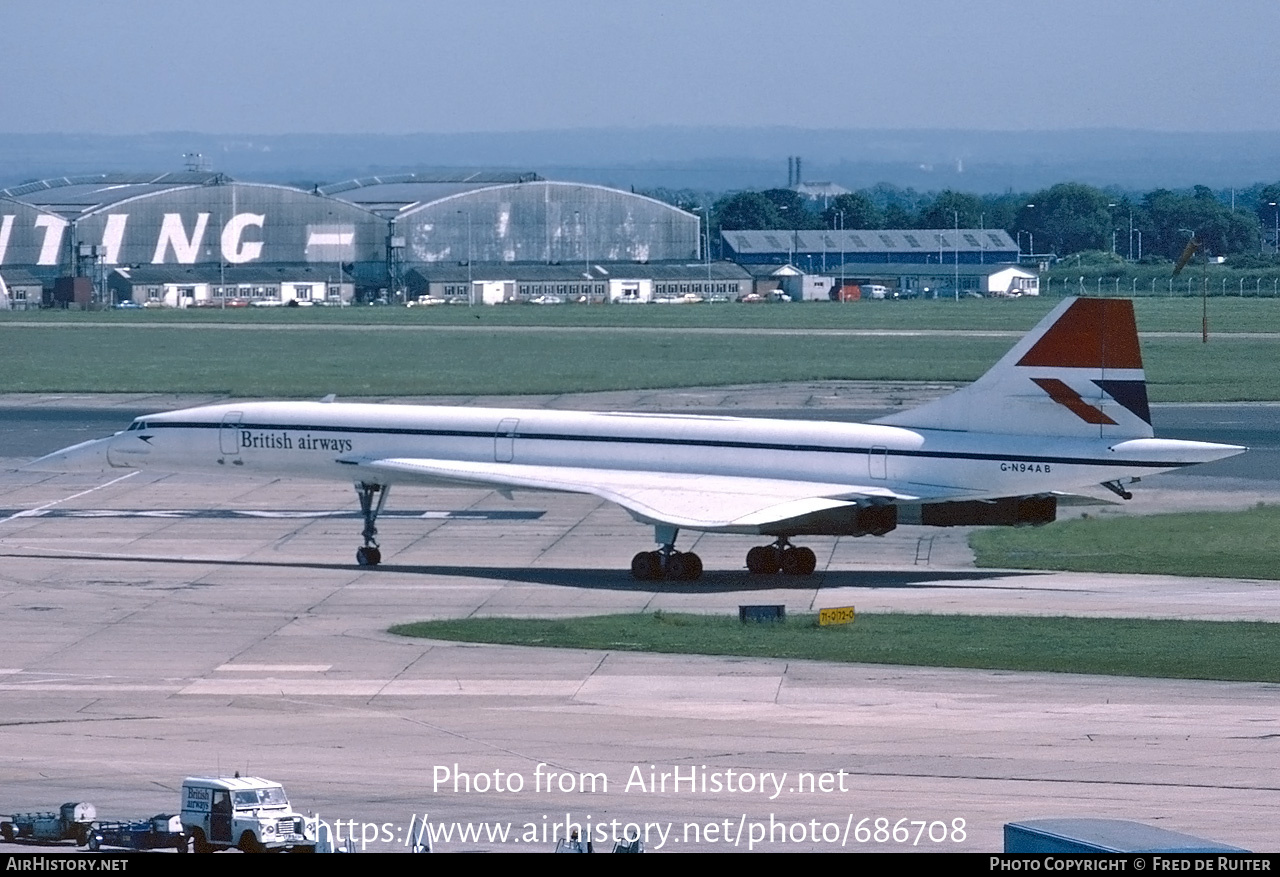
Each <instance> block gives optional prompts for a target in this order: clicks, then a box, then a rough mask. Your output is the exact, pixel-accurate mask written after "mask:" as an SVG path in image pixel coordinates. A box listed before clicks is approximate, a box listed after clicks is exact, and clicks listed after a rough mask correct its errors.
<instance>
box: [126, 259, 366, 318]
mask: <svg viewBox="0 0 1280 877" xmlns="http://www.w3.org/2000/svg"><path fill="white" fill-rule="evenodd" d="M107 287H108V290H109V294H110V298H111V303H112V304H116V305H119V304H123V303H126V302H129V303H132V304H134V305H138V306H139V307H170V308H190V307H196V308H199V307H247V306H254V307H273V306H288V305H302V306H311V305H339V306H341V305H347V304H350V303H351V301H352V299H353V298H354V297H355V291H356V286H355V280H354V278H353V277H352V276H351V275H350V274H348V273H346V272H345V271H343V270H342V269H341V268H340V267H337V266H333V265H325V266H316V265H292V266H254V267H247V266H235V267H226V266H223V267H219V266H212V267H197V268H165V267H159V268H157V267H150V266H147V267H140V268H117V269H115V270H113V271H112V272H111V273H110V274H109V275H108V277H107Z"/></svg>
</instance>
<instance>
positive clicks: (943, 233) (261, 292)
mask: <svg viewBox="0 0 1280 877" xmlns="http://www.w3.org/2000/svg"><path fill="white" fill-rule="evenodd" d="M719 243H720V245H721V246H720V249H721V252H722V253H723V255H724V256H725V260H724V261H716V262H712V261H711V260H710V259H708V258H707V249H708V247H707V246H706V244H707V238H706V237H705V230H704V229H703V227H702V225H701V223H700V217H699V216H697V215H696V214H692V213H688V212H686V211H683V210H681V209H679V208H676V207H673V206H671V205H669V204H665V203H663V202H660V201H657V200H655V199H652V198H649V197H646V196H643V195H637V194H635V193H632V192H627V191H623V190H618V189H611V188H607V187H604V186H597V185H589V184H583V183H572V182H555V181H550V180H545V179H543V178H541V177H539V176H538V175H537V174H534V173H511V172H488V173H481V172H477V173H465V174H456V173H455V174H448V173H446V174H437V175H428V174H411V173H410V174H398V175H388V176H379V177H370V178H365V179H357V180H351V181H348V182H344V183H337V184H333V185H329V186H322V187H316V188H314V189H311V190H304V189H299V188H296V187H291V186H280V185H270V184H263V183H252V182H240V181H236V180H232V179H230V178H229V177H227V176H225V175H223V174H218V173H210V172H205V171H187V172H181V173H167V174H160V175H156V176H148V175H133V174H97V175H91V176H83V177H63V178H57V179H49V180H42V181H38V182H33V183H27V184H24V185H21V186H16V187H12V188H9V189H5V190H0V274H2V275H3V276H4V278H5V280H6V281H7V282H8V283H9V285H10V286H13V285H14V281H15V280H17V281H19V288H18V289H17V290H16V291H15V292H14V293H13V294H11V295H10V296H9V298H10V299H11V302H10V304H11V306H13V307H16V308H27V307H39V306H41V305H53V304H71V303H75V304H77V305H78V306H85V305H88V304H90V303H93V302H110V301H116V302H118V301H122V300H131V301H133V302H134V303H136V304H139V305H143V304H148V303H152V304H157V305H159V304H165V305H168V306H186V305H215V306H216V305H220V304H226V303H234V304H289V303H291V302H298V303H320V302H322V303H336V302H350V301H352V300H364V301H375V300H387V301H394V300H397V299H398V298H408V297H415V296H419V295H423V296H427V297H429V298H432V299H434V298H442V299H446V300H454V301H460V300H465V301H469V302H472V301H473V302H480V301H497V300H504V301H505V300H514V301H531V300H535V299H539V300H543V301H548V300H555V299H560V300H565V301H571V300H580V299H585V300H588V301H595V300H602V299H605V298H608V299H609V300H613V301H651V300H659V301H661V300H674V299H677V298H680V297H683V296H698V297H702V298H726V299H733V298H737V297H739V296H740V295H741V294H743V293H745V292H750V291H754V292H756V293H767V292H769V291H771V290H773V289H775V288H779V287H781V288H783V289H785V290H786V292H787V293H788V294H789V295H790V297H791V298H794V299H804V298H819V299H826V298H830V297H838V296H835V295H832V294H831V293H832V284H833V283H834V282H835V279H836V278H840V279H841V280H842V281H843V282H846V283H872V284H882V285H884V286H886V287H888V288H889V289H892V290H896V291H899V292H901V293H905V294H907V295H913V294H916V293H917V292H921V291H923V290H925V289H930V290H939V289H942V290H943V291H944V292H945V291H948V289H949V287H950V286H953V285H955V282H956V281H958V282H959V287H960V292H961V293H964V292H968V291H971V290H973V291H984V292H993V291H997V287H998V289H999V290H1005V289H1006V288H1011V287H1010V281H1009V280H1008V279H1007V278H1004V277H1001V278H998V279H994V280H993V279H991V277H990V275H992V274H994V273H996V272H997V271H999V270H1001V269H1003V268H1007V267H1009V266H1010V265H1011V264H1012V263H1016V261H1017V258H1018V251H1017V246H1016V244H1014V242H1013V241H1012V240H1011V239H1010V238H1009V235H1008V234H1007V233H1005V232H1004V231H1001V230H987V229H940V230H876V231H865V230H853V231H811V230H804V231H802V230H791V231H786V230H783V231H724V232H722V233H721V236H720V242H719ZM700 260H701V261H700ZM765 266H778V267H783V268H785V267H786V266H793V267H794V268H795V272H796V273H799V274H801V275H802V276H803V278H804V280H803V282H782V281H781V280H780V279H779V278H777V277H775V276H773V275H774V272H773V270H772V269H770V270H767V271H766V270H764V268H765ZM997 266H998V267H997ZM822 277H825V278H828V280H827V282H821V281H819V280H816V279H815V278H822ZM984 278H985V279H984ZM35 283H39V284H41V285H42V287H43V291H42V292H39V293H38V292H36V290H35V289H34V288H33V285H34V284H35ZM1028 283H1031V284H1034V275H1033V274H1031V273H1030V272H1022V274H1021V275H1020V276H1019V278H1018V280H1017V284H1018V285H1019V286H1022V285H1025V284H1028Z"/></svg>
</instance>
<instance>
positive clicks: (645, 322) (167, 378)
mask: <svg viewBox="0 0 1280 877" xmlns="http://www.w3.org/2000/svg"><path fill="white" fill-rule="evenodd" d="M1196 304H1197V305H1198V303H1196ZM1214 304H1215V305H1221V309H1222V314H1221V316H1220V319H1221V323H1223V324H1224V326H1226V325H1230V326H1233V327H1235V328H1237V329H1239V330H1240V331H1243V330H1244V329H1251V330H1262V329H1268V328H1270V327H1273V326H1274V327H1276V328H1277V329H1280V302H1275V301H1272V300H1245V301H1243V302H1241V301H1223V302H1215V303H1214ZM1051 305H1052V302H1050V301H1046V300H1035V299H1023V300H1017V301H977V300H973V301H971V302H961V303H960V304H959V305H957V304H956V303H954V302H862V303H858V304H856V305H854V304H850V305H838V304H830V305H826V304H794V305H757V306H748V305H714V306H712V305H707V306H684V307H680V306H666V307H663V306H649V307H604V306H601V307H596V308H588V307H581V306H577V307H572V306H563V307H546V308H537V307H532V306H525V307H510V308H474V309H472V308H460V307H447V306H446V307H438V308H422V309H416V308H415V309H412V310H408V309H404V308H347V309H332V308H309V309H300V308H289V309H284V308H276V309H270V310H239V311H228V312H226V315H225V316H224V314H223V312H219V311H199V310H190V311H180V312H179V311H173V312H165V311H144V312H134V313H129V312H123V313H119V312H117V313H105V314H96V313H91V314H84V313H73V312H61V313H57V312H37V313H34V314H31V315H28V314H26V313H25V312H22V313H18V314H9V315H8V316H7V318H6V319H3V320H0V349H3V350H4V351H5V353H6V359H7V361H8V362H9V363H10V364H11V368H10V369H9V372H8V377H7V380H6V384H5V389H6V390H7V391H9V392H121V393H125V392H174V393H205V394H228V395H234V396H241V397H312V396H322V395H324V394H326V393H337V394H339V395H344V396H369V395H375V396H397V395H436V394H504V395H505V394H513V395H520V394H538V393H564V392H584V391H592V390H618V389H647V388H659V387H678V386H715V385H725V384H740V383H774V382H782V381H810V380H876V381H920V380H936V381H948V382H949V381H969V380H973V379H974V378H976V377H978V376H979V375H980V374H982V372H983V371H985V370H986V369H987V368H988V367H989V366H990V365H991V364H993V363H994V362H995V361H996V360H997V359H998V358H999V357H1000V356H1001V355H1003V354H1004V353H1005V351H1007V350H1008V348H1009V347H1010V346H1011V345H1012V343H1013V340H1014V339H1012V338H1000V337H997V338H992V337H985V336H981V335H974V336H942V337H939V336H919V337H913V338H910V339H903V338H901V337H868V336H843V337H842V336H830V335H806V334H803V331H801V332H799V333H784V332H769V331H765V330H766V329H770V328H774V329H800V330H803V329H805V328H813V326H810V325H809V323H817V324H820V325H821V326H822V327H823V328H859V327H862V328H903V327H906V328H910V327H912V326H922V327H932V328H953V329H985V330H993V329H996V330H1006V331H1021V330H1024V329H1026V328H1029V327H1030V326H1031V325H1033V324H1034V323H1035V322H1036V321H1037V320H1038V319H1039V318H1040V317H1041V316H1042V315H1043V313H1044V312H1045V311H1046V310H1047V309H1048V308H1049V307H1050V306H1051ZM1149 305H1150V306H1151V308H1152V312H1151V315H1150V316H1151V317H1152V319H1150V320H1147V319H1145V318H1144V317H1143V316H1142V315H1140V317H1139V320H1140V324H1142V325H1144V327H1145V326H1146V324H1147V323H1153V324H1155V325H1156V326H1158V327H1160V328H1161V329H1162V330H1165V331H1167V330H1170V329H1172V328H1179V327H1180V328H1182V329H1186V330H1188V331H1190V330H1192V329H1194V330H1197V331H1198V328H1199V321H1198V311H1195V310H1194V309H1188V308H1187V302H1186V301H1185V300H1180V299H1174V300H1171V301H1166V300H1157V301H1151V302H1146V301H1140V302H1139V310H1140V312H1141V311H1143V310H1145V309H1147V307H1148V306H1149ZM1228 305H1229V306H1230V307H1228ZM1157 306H1158V307H1157ZM27 316H31V317H33V318H35V319H34V323H33V322H31V321H28V320H26V319H22V320H19V319H18V317H23V318H25V317H27ZM557 321H560V322H557ZM619 322H622V323H624V324H625V325H618V323H619ZM455 324H461V325H465V326H468V327H475V328H476V331H466V332H458V331H431V328H432V327H434V326H437V325H455ZM275 326H288V327H289V331H271V329H272V327H275ZM383 326H395V327H405V328H406V331H400V330H399V328H397V330H395V331H379V330H380V329H381V328H382V327H383ZM590 326H594V327H595V328H596V329H597V331H591V332H582V331H575V330H576V329H580V328H583V327H590ZM236 327H244V328H245V329H249V328H252V329H254V330H255V331H236V330H235V329H236ZM414 327H418V328H421V329H422V331H412V329H413V328H414ZM485 327H491V328H493V330H494V331H491V332H490V331H485ZM525 328H527V329H529V330H530V331H527V332H525V331H521V329H525ZM632 328H644V329H646V330H648V331H643V332H639V331H629V330H630V329H632ZM664 328H668V329H671V330H672V331H662V330H663V329H664ZM710 328H723V329H732V330H738V331H733V332H727V333H715V332H712V333H707V332H681V331H679V330H680V329H710ZM558 329H559V330H561V331H557V330H558ZM1144 348H1145V353H1146V363H1147V377H1148V381H1149V391H1150V395H1151V398H1152V399H1153V400H1154V401H1176V402H1192V401H1269V400H1274V399H1276V398H1280V335H1277V336H1276V337H1273V338H1259V337H1242V336H1238V335H1237V336H1235V337H1233V336H1232V335H1231V334H1228V333H1226V332H1225V331H1224V332H1222V333H1220V334H1218V335H1217V336H1215V338H1214V339H1213V341H1212V342H1211V343H1210V344H1207V345H1205V344H1201V343H1200V340H1199V338H1198V337H1181V338H1151V339H1147V340H1146V342H1145V343H1144Z"/></svg>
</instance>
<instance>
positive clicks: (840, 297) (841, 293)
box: [836, 210, 844, 301]
mask: <svg viewBox="0 0 1280 877" xmlns="http://www.w3.org/2000/svg"><path fill="white" fill-rule="evenodd" d="M836 212H837V213H838V214H839V215H840V291H839V292H837V293H836V299H837V300H838V301H844V211H843V210H837V211H836Z"/></svg>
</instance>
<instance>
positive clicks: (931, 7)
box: [0, 0, 1280, 134]
mask: <svg viewBox="0 0 1280 877" xmlns="http://www.w3.org/2000/svg"><path fill="white" fill-rule="evenodd" d="M0 34H2V35H3V38H4V39H3V43H4V49H3V58H4V81H3V84H2V85H0V131H10V132H40V131H63V132H95V133H110V134H135V133H144V132H150V131H175V130H188V131H206V132H212V133H255V134H279V133H296V132H326V133H328V132H332V133H359V132H369V133H392V134H395V133H411V132H432V133H436V132H439V133H449V132H467V131H513V130H530V129H554V128H575V127H601V126H628V127H639V126H652V125H723V126H747V125H750V126H755V125H795V126H800V127H814V128H899V127H901V128H983V129H996V130H1023V129H1059V128H1099V127H1103V128H1147V129H1160V130H1178V131H1207V130H1277V129H1280V119H1278V118H1277V108H1278V107H1280V4H1278V3H1277V2H1276V0H1225V2H1222V3H1216V4H1214V3H1206V2H1203V0H1194V2H1193V0H1053V2H1046V0H970V2H967V3H962V2H949V0H933V2H929V0H845V2H834V0H833V2H826V0H787V2H782V0H771V2H757V0H723V2H722V0H708V2H700V0H632V2H630V3H613V2H605V0H592V2H588V0H533V2H515V0H510V2H495V0H465V2H450V3H445V2H426V0H385V2H380V0H360V2H351V0H347V2H339V0H213V2H208V0H205V2H200V3H193V2H180V0H114V2H109V3H106V2H101V0H95V2H86V0H70V2H66V0H63V2H28V0H0Z"/></svg>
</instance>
